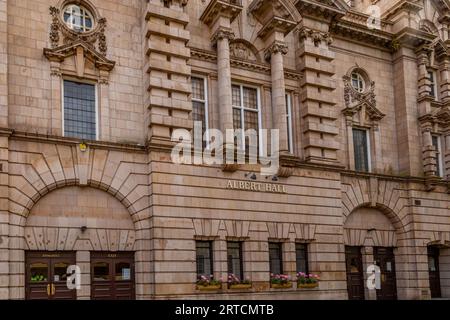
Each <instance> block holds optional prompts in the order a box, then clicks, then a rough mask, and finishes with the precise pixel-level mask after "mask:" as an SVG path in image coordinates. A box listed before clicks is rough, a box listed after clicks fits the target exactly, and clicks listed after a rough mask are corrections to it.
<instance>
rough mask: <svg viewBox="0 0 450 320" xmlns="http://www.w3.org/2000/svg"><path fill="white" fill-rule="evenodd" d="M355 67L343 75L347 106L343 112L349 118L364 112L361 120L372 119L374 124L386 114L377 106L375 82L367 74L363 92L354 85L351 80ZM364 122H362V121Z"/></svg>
mask: <svg viewBox="0 0 450 320" xmlns="http://www.w3.org/2000/svg"><path fill="white" fill-rule="evenodd" d="M354 71H355V69H353V70H351V71H350V72H349V73H348V74H347V75H346V76H344V77H343V80H344V100H345V106H346V108H345V109H344V111H343V113H344V115H346V116H347V117H349V118H353V117H354V116H355V115H356V114H357V113H358V112H363V113H364V114H361V115H360V122H364V121H366V120H369V121H371V122H372V123H373V124H376V123H377V122H379V121H381V120H382V119H383V118H384V117H385V114H383V113H382V112H381V111H380V110H379V109H378V108H377V101H376V95H375V82H374V81H370V80H369V79H368V77H367V75H366V74H365V72H362V73H363V74H364V75H365V76H364V78H365V81H366V89H365V91H363V92H358V91H357V90H356V89H355V88H354V87H353V86H352V81H351V74H352V73H353V72H354ZM360 124H362V123H360Z"/></svg>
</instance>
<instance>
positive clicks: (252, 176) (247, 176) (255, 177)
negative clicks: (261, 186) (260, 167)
mask: <svg viewBox="0 0 450 320" xmlns="http://www.w3.org/2000/svg"><path fill="white" fill-rule="evenodd" d="M245 177H246V178H250V179H252V180H256V179H258V177H257V176H256V174H254V173H252V172H249V173H246V174H245Z"/></svg>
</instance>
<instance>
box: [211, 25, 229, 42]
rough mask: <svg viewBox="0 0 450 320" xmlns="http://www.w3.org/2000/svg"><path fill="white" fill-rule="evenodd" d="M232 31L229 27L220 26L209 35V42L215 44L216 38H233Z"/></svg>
mask: <svg viewBox="0 0 450 320" xmlns="http://www.w3.org/2000/svg"><path fill="white" fill-rule="evenodd" d="M234 37H235V36H234V32H233V30H231V29H230V28H223V27H220V28H219V29H217V31H216V32H215V33H214V34H213V36H212V37H211V42H212V44H213V45H214V46H215V45H217V41H218V40H223V39H228V40H229V41H233V40H234Z"/></svg>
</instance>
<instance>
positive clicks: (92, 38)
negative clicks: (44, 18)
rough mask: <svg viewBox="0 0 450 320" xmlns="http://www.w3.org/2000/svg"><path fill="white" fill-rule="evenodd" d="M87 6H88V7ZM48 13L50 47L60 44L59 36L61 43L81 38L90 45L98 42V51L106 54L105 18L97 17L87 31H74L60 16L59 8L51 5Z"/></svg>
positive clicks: (64, 43)
mask: <svg viewBox="0 0 450 320" xmlns="http://www.w3.org/2000/svg"><path fill="white" fill-rule="evenodd" d="M88 8H89V7H88ZM50 15H51V16H52V24H51V26H50V44H51V48H52V49H54V48H57V47H59V46H60V45H61V37H60V35H62V36H63V41H62V42H63V43H62V44H63V45H66V44H70V43H73V42H75V41H77V40H81V41H83V42H85V43H88V44H90V45H95V43H96V42H98V48H97V49H98V51H99V53H100V54H101V55H102V56H106V53H107V50H108V46H107V44H106V36H105V29H106V19H105V18H98V19H97V23H96V26H95V28H94V29H93V30H91V31H89V32H76V31H74V30H71V29H70V28H69V27H67V25H66V23H65V22H64V21H63V19H62V17H61V10H60V9H58V8H56V7H53V6H51V7H50Z"/></svg>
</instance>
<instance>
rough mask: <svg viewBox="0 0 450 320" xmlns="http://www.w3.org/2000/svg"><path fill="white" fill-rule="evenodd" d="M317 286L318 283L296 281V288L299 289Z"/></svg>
mask: <svg viewBox="0 0 450 320" xmlns="http://www.w3.org/2000/svg"><path fill="white" fill-rule="evenodd" d="M318 287H319V283H318V282H316V283H297V288H299V289H314V288H318Z"/></svg>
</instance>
